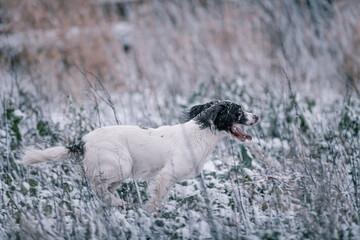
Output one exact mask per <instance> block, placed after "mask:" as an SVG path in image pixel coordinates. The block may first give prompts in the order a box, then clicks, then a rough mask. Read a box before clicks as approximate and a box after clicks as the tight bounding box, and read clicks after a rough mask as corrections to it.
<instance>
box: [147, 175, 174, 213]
mask: <svg viewBox="0 0 360 240" xmlns="http://www.w3.org/2000/svg"><path fill="white" fill-rule="evenodd" d="M173 184H174V180H173V178H172V177H171V175H169V174H167V173H161V172H160V173H159V175H158V176H157V177H156V178H155V179H154V180H153V181H151V183H150V186H149V192H150V200H149V201H148V202H147V203H146V204H145V206H144V209H145V210H146V211H148V212H154V211H155V210H156V208H157V207H158V206H159V205H160V204H161V202H162V200H163V199H164V198H165V197H166V196H167V194H168V192H169V190H170V189H171V187H172V185H173Z"/></svg>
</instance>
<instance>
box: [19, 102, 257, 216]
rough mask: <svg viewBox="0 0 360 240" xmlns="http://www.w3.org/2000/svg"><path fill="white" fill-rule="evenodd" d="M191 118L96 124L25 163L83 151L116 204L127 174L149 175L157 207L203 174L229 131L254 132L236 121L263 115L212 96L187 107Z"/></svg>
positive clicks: (94, 181)
mask: <svg viewBox="0 0 360 240" xmlns="http://www.w3.org/2000/svg"><path fill="white" fill-rule="evenodd" d="M185 114H186V118H187V120H188V122H186V123H184V124H178V125H174V126H162V127H159V128H156V129H151V128H149V129H144V128H140V127H138V126H111V127H103V128H99V129H96V130H94V131H92V132H90V133H88V134H87V135H85V136H84V137H83V138H82V141H81V142H80V143H78V144H75V145H72V146H70V147H62V146H61V147H52V148H48V149H45V150H28V151H27V152H26V153H25V156H24V157H23V160H22V163H25V164H34V163H40V162H46V161H59V160H63V159H67V158H72V157H74V156H75V157H81V158H82V163H83V166H84V169H85V173H86V175H87V177H88V179H89V180H90V182H91V185H92V187H93V189H94V190H95V192H96V193H97V194H98V195H100V196H104V195H105V196H107V197H109V200H110V201H111V203H112V205H113V206H119V207H124V205H125V202H124V201H123V200H121V199H119V198H118V197H116V196H115V195H114V191H115V190H116V188H117V187H118V186H119V184H120V183H121V182H122V181H123V180H124V179H126V178H133V179H142V180H147V181H148V180H149V181H150V185H149V189H150V200H149V201H148V202H147V203H146V205H145V206H144V208H145V209H146V210H147V211H149V212H153V211H154V210H155V209H156V207H158V206H159V205H160V203H161V201H162V200H163V199H164V198H165V196H166V195H167V193H168V191H169V190H170V188H171V187H172V185H173V184H174V183H175V182H177V181H180V180H183V179H187V178H192V177H196V176H197V175H199V174H200V172H201V170H202V168H203V166H204V163H205V159H206V157H207V156H208V155H209V154H210V153H211V152H212V151H213V149H214V147H215V145H216V144H217V142H218V141H219V140H220V139H222V138H223V137H225V136H232V137H234V138H236V139H238V140H240V141H245V140H250V141H251V140H252V137H251V136H250V135H248V134H246V133H244V132H243V131H242V130H240V129H239V128H238V127H236V125H237V124H242V125H253V124H255V123H256V122H257V121H258V119H259V117H258V116H256V115H254V114H252V113H247V112H244V111H243V110H242V108H241V106H240V105H237V104H235V103H232V102H229V101H213V102H209V103H206V104H203V105H197V106H194V107H192V108H191V109H190V110H189V111H187V112H185Z"/></svg>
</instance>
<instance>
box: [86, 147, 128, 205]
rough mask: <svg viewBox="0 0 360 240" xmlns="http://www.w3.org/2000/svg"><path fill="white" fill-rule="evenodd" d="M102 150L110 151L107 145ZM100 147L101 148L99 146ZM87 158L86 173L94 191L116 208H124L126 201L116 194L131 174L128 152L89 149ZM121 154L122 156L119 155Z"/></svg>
mask: <svg viewBox="0 0 360 240" xmlns="http://www.w3.org/2000/svg"><path fill="white" fill-rule="evenodd" d="M103 145H104V146H101V147H102V149H109V148H110V147H109V146H108V145H106V144H103ZM98 147H99V146H98ZM87 153H88V155H87V156H85V159H84V166H85V172H86V173H87V175H88V176H90V179H91V184H92V187H93V189H94V191H95V192H96V193H97V195H98V196H99V197H100V198H104V200H106V201H108V202H111V205H113V206H116V207H124V206H125V201H123V200H122V199H120V198H118V197H116V196H115V195H114V192H115V190H116V188H117V187H118V185H119V184H120V182H121V181H122V180H124V179H126V178H128V177H129V176H130V174H131V169H132V159H131V157H130V154H129V153H128V152H127V151H119V152H118V151H111V150H107V151H105V150H102V151H101V152H100V151H96V150H92V149H89V151H88V152H87ZM119 153H121V155H120V154H119Z"/></svg>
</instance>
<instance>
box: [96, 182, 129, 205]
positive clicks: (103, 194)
mask: <svg viewBox="0 0 360 240" xmlns="http://www.w3.org/2000/svg"><path fill="white" fill-rule="evenodd" d="M119 184H120V182H116V184H113V183H110V184H109V182H107V181H101V182H100V181H99V182H96V183H93V185H92V187H93V189H94V191H95V192H96V194H97V195H98V196H99V197H100V198H104V200H105V201H107V202H110V203H111V205H112V206H113V207H120V208H124V207H125V205H126V202H125V201H124V200H122V199H120V198H118V197H116V196H115V195H114V192H115V189H116V187H117V186H118V185H119Z"/></svg>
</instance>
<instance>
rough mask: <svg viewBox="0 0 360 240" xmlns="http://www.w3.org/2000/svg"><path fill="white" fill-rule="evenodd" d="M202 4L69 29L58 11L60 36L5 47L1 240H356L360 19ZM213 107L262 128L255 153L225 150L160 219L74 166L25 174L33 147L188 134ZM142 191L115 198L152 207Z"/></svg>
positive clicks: (129, 188)
mask: <svg viewBox="0 0 360 240" xmlns="http://www.w3.org/2000/svg"><path fill="white" fill-rule="evenodd" d="M29 1H30V0H29ZM31 1H33V2H37V1H36V0H31ZM79 2H81V1H79ZM130 2H131V1H130ZM194 2H195V1H181V3H180V2H169V3H167V4H165V3H163V2H162V1H154V2H151V3H147V4H139V5H136V4H135V5H131V4H130V5H129V8H128V11H129V15H128V19H127V20H126V24H125V25H123V24H122V23H121V24H120V23H116V22H115V23H114V22H112V23H111V24H106V21H105V20H104V19H102V18H99V17H98V15H96V16H97V18H93V19H89V21H90V22H91V23H92V25H91V27H89V26H86V27H83V25H81V24H79V25H77V26H75V24H73V23H72V22H71V21H70V20H72V19H71V18H70V17H69V21H70V23H71V24H70V23H68V26H67V27H64V26H63V25H61V24H60V23H59V22H58V21H56V19H57V15H56V14H57V12H55V13H53V14H54V17H53V19H52V20H53V22H51V24H52V25H51V24H50V25H51V26H50V27H49V29H47V27H46V26H45V27H43V26H42V25H41V27H38V28H39V29H41V30H39V29H36V31H35V30H34V31H31V29H28V30H27V31H24V29H22V28H24V27H23V26H22V25H21V24H20V23H19V22H17V24H16V25H14V26H17V27H18V28H19V29H17V28H16V27H14V29H13V31H14V32H13V33H12V34H10V35H9V36H5V35H3V34H2V35H1V34H0V35H1V39H3V41H1V43H0V46H1V47H0V49H1V51H0V57H1V58H0V59H1V69H0V71H1V78H0V81H1V82H0V84H1V90H0V99H1V108H0V109H1V111H0V113H1V119H0V160H1V163H0V173H1V179H0V193H1V200H0V202H1V206H2V207H1V210H0V211H1V212H0V238H1V239H23V238H24V239H125V238H127V239H156V238H158V239H169V238H175V239H359V236H360V224H359V220H360V219H359V211H360V196H359V190H360V189H359V179H360V170H359V169H360V151H359V149H360V136H359V129H360V119H359V116H360V100H359V92H358V90H357V89H358V87H359V72H360V71H359V68H358V66H359V64H358V63H359V62H360V61H359V56H360V54H357V53H358V51H359V49H360V47H359V42H360V41H359V24H358V23H359V22H360V21H358V20H359V17H358V16H357V15H356V14H354V12H356V10H357V9H359V8H360V7H359V4H358V3H356V1H354V2H352V1H339V2H337V3H329V1H317V2H316V3H305V2H302V1H299V2H291V1H279V2H278V3H277V4H276V3H273V2H272V1H261V2H258V3H253V1H243V2H241V3H235V2H230V1H228V2H226V3H221V4H220V3H215V2H213V1H209V2H208V4H207V5H203V3H202V1H199V3H196V4H195V3H194ZM74 4H75V5H74V6H78V5H76V4H78V2H76V3H74ZM312 4H313V5H312ZM65 5H66V4H65ZM4 6H12V5H11V4H10V5H9V4H8V5H6V4H5V5H4ZM39 6H42V5H41V4H40V5H39ZM49 6H50V5H49ZM21 7H22V8H21ZM20 8H21V9H20ZM24 9H25V10H24ZM39 9H42V8H39ZM81 9H83V12H82V14H83V15H81V16H83V17H84V19H86V16H85V15H86V11H87V10H88V9H86V8H85V7H82V8H81ZM0 10H2V8H1V6H0ZM8 10H9V11H8V13H9V14H8V18H9V19H12V17H13V16H12V15H11V14H10V13H14V12H11V11H10V10H13V9H12V8H11V7H9V9H8ZM15 10H17V11H20V10H21V11H26V6H25V5H20V6H19V8H17V9H15ZM44 11H45V10H44ZM69 11H70V12H71V9H70V10H69ZM15 13H17V12H16V11H15ZM272 13H277V14H272ZM15 15H16V17H14V19H18V18H19V15H18V13H17V14H15ZM22 15H23V16H25V15H26V14H22ZM38 19H42V18H38ZM94 19H95V20H94ZM99 19H100V20H99ZM35 20H36V19H35ZM35 20H34V21H35ZM94 21H95V23H94ZM96 21H99V22H96ZM35 22H36V21H35ZM40 22H41V21H40ZM93 23H94V24H93ZM239 23H240V24H239ZM22 24H28V22H25V21H24V22H23V23H22ZM20 26H22V27H20ZM119 26H127V27H126V29H125V30H126V34H125V35H126V36H125V35H124V38H123V36H122V35H121V34H123V30H124V29H120V28H119ZM30 27H33V26H30V25H29V26H27V25H25V28H30ZM35 28H36V27H35ZM114 28H115V30H113V29H114ZM116 29H117V30H119V31H117V30H116ZM120 32H121V33H120ZM42 33H43V34H42ZM120 35H121V36H120ZM27 38H29V39H28V41H24V40H27ZM4 39H6V40H4ZM40 39H41V41H40ZM49 39H50V40H49ZM124 44H125V45H126V46H127V47H128V48H129V49H130V50H129V49H127V50H125V47H124ZM127 44H128V45H127ZM84 69H85V70H88V71H90V72H91V73H94V75H95V76H94V75H92V74H91V73H86V72H84ZM96 76H98V77H99V80H100V81H98V80H97V79H96ZM101 84H104V87H105V89H104V88H103V87H102V85H101ZM110 99H111V101H109V100H110ZM214 99H228V100H231V101H234V102H237V103H239V104H241V105H242V106H243V107H244V108H245V109H247V110H249V111H251V112H254V113H257V114H258V115H259V116H260V122H259V124H257V125H256V126H254V127H251V128H247V129H246V131H247V132H248V133H249V134H251V135H252V136H253V137H254V138H253V141H252V142H247V143H245V144H240V143H239V142H237V141H235V140H233V139H225V140H224V141H222V142H221V143H220V144H219V145H218V146H217V147H216V149H215V151H214V152H213V153H212V154H211V155H210V156H209V158H208V162H207V163H206V165H205V167H204V171H203V175H202V176H199V177H198V178H195V179H189V180H186V181H183V182H179V183H177V184H176V186H175V187H174V189H173V190H172V191H171V193H170V195H169V197H168V199H167V200H166V201H165V202H164V204H163V205H162V208H161V210H160V211H159V212H157V213H154V214H148V213H146V212H144V211H142V210H141V209H138V208H133V209H128V210H118V209H116V208H112V207H110V206H107V205H105V204H104V203H103V202H102V201H101V200H99V199H98V198H97V196H95V195H94V194H93V192H92V190H91V188H89V187H88V184H87V182H86V179H84V178H83V177H82V174H81V172H80V173H79V172H77V170H76V168H75V163H74V162H72V161H71V160H69V161H66V162H62V163H55V164H42V165H37V166H23V165H19V164H17V163H16V161H18V160H19V159H20V158H21V154H22V151H23V148H24V147H27V146H35V147H38V148H44V147H49V146H53V145H64V144H71V143H74V142H76V141H78V140H80V138H81V137H82V136H83V135H84V134H86V133H87V132H89V131H91V130H92V129H94V128H97V127H100V126H106V125H113V124H117V123H119V124H134V125H140V126H146V127H158V126H160V125H163V124H176V123H178V122H180V121H181V117H182V111H183V110H184V109H188V108H189V107H191V106H193V105H195V104H198V103H204V102H207V101H210V100H214ZM138 186H139V189H140V197H141V199H139V196H138V194H137V191H136V188H135V185H134V182H133V181H132V180H128V181H126V182H125V183H124V184H123V185H122V186H121V187H119V189H118V190H117V194H118V195H119V197H121V198H124V199H126V200H127V201H128V202H132V203H135V204H137V203H139V202H140V201H142V202H145V201H146V200H147V194H146V188H147V184H146V183H145V182H138Z"/></svg>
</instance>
